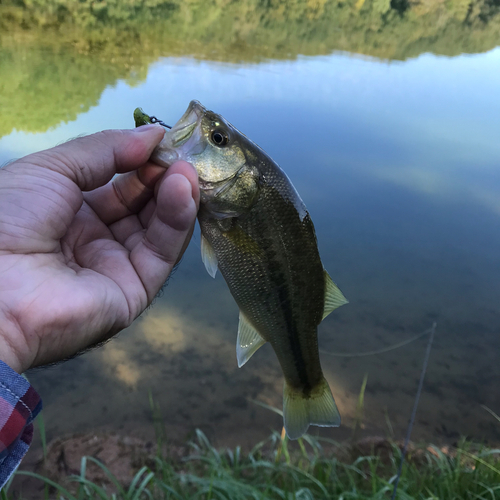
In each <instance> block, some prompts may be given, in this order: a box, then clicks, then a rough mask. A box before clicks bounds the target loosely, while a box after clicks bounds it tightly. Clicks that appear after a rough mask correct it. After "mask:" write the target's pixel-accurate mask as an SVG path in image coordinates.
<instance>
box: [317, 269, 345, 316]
mask: <svg viewBox="0 0 500 500" xmlns="http://www.w3.org/2000/svg"><path fill="white" fill-rule="evenodd" d="M323 272H324V273H325V308H324V310H323V318H322V319H325V318H326V317H327V316H328V315H329V314H330V313H331V312H332V311H333V310H334V309H337V307H340V306H343V305H344V304H347V303H348V302H349V301H348V300H347V299H346V298H345V297H344V294H343V293H342V292H341V291H340V290H339V288H338V287H337V285H336V284H335V283H334V282H333V281H332V278H330V275H329V274H328V273H327V272H326V271H323Z"/></svg>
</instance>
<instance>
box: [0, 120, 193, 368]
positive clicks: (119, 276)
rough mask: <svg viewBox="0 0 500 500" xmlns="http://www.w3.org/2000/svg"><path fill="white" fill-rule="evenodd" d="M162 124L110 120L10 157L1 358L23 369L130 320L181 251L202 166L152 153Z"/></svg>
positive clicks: (1, 183) (1, 239)
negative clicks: (165, 162)
mask: <svg viewBox="0 0 500 500" xmlns="http://www.w3.org/2000/svg"><path fill="white" fill-rule="evenodd" d="M163 135H164V129H163V128H162V127H160V126H156V125H149V126H144V127H139V128H137V129H135V130H122V131H118V130H115V131H112V130H108V131H105V132H99V133H97V134H93V135H90V136H87V137H83V138H79V139H75V140H72V141H70V142H67V143H65V144H62V145H60V146H57V147H55V148H52V149H48V150H46V151H41V152H39V153H35V154H32V155H29V156H26V157H25V158H21V159H20V160H17V161H15V162H14V163H11V164H9V165H7V166H6V167H4V168H3V169H0V359H1V360H2V361H4V362H5V363H7V364H8V365H10V366H11V367H12V368H13V369H14V370H16V371H17V372H19V373H22V372H23V371H25V370H27V369H28V368H30V367H33V366H38V365H42V364H46V363H50V362H54V361H58V360H61V359H64V358H67V357H69V356H72V355H74V354H75V353H77V352H78V351H80V350H82V349H84V348H86V347H88V346H91V345H93V344H96V343H99V342H101V341H104V340H106V339H108V338H109V337H111V336H112V335H114V334H115V333H117V332H118V331H120V330H122V329H123V328H125V327H127V326H128V325H130V324H131V323H132V321H133V320H134V319H135V318H137V317H138V316H139V315H140V314H141V312H142V311H144V309H145V308H146V307H147V306H148V305H149V304H150V303H151V301H152V300H153V298H154V297H155V295H156V294H157V293H158V291H159V290H160V288H161V286H162V285H163V284H164V283H165V281H166V279H167V277H168V276H169V274H170V272H171V271H172V268H173V266H174V265H175V264H176V262H178V260H179V259H180V256H181V255H182V253H183V251H184V249H185V248H186V247H187V244H188V242H189V239H190V237H191V234H192V231H193V227H194V222H195V218H196V213H197V211H198V206H199V189H198V178H197V174H196V171H195V170H194V168H193V167H192V166H191V165H190V164H188V163H186V162H177V163H174V164H173V165H172V166H171V167H170V168H169V169H168V171H166V172H165V169H164V168H162V167H158V166H156V165H154V164H153V163H151V162H149V161H148V159H149V156H150V155H151V152H152V150H153V149H154V147H155V146H156V145H157V144H158V143H159V142H160V141H161V139H162V137H163ZM117 173H118V174H120V175H117V176H115V177H113V176H114V175H115V174H117Z"/></svg>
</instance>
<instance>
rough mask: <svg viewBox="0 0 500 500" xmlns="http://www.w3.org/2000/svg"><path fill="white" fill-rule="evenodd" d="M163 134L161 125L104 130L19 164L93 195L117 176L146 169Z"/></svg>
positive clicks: (30, 157)
mask: <svg viewBox="0 0 500 500" xmlns="http://www.w3.org/2000/svg"><path fill="white" fill-rule="evenodd" d="M164 134H165V129H164V128H163V127H161V126H159V125H146V126H143V127H139V128H136V129H133V130H105V131H103V132H98V133H97V134H92V135H88V136H86V137H80V138H78V139H74V140H72V141H69V142H66V143H65V144H61V145H60V146H56V147H55V148H52V149H47V150H45V151H41V152H39V153H34V154H32V155H30V156H27V157H25V158H23V159H22V160H21V161H20V162H21V163H22V164H31V165H37V166H40V167H42V168H46V169H49V170H52V171H55V172H59V173H61V174H63V175H64V176H65V177H67V178H69V179H71V180H72V181H73V182H75V183H76V184H77V185H78V187H79V188H80V189H81V190H82V191H90V190H92V189H96V188H98V187H100V186H103V185H104V184H106V183H107V182H108V181H109V180H110V179H111V178H112V177H113V175H115V174H116V173H123V172H129V171H131V170H134V169H137V168H138V167H140V166H142V165H144V164H145V163H146V162H147V161H148V159H149V157H150V156H151V153H152V152H153V149H154V148H155V146H157V145H158V144H159V143H160V141H161V139H162V138H163V136H164Z"/></svg>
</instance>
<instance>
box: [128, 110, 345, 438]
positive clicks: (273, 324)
mask: <svg viewBox="0 0 500 500" xmlns="http://www.w3.org/2000/svg"><path fill="white" fill-rule="evenodd" d="M134 117H135V120H136V125H137V126H139V125H142V124H145V123H156V122H159V120H157V119H156V118H155V117H149V116H148V115H146V114H145V113H144V112H143V111H142V110H141V109H140V108H138V109H136V110H135V112H134ZM161 123H162V124H163V122H161ZM151 160H152V161H154V162H155V163H157V164H159V165H162V166H164V167H167V168H168V167H169V166H170V165H172V164H173V163H174V162H175V161H177V160H185V161H187V162H189V163H191V164H192V165H193V166H194V167H195V169H196V170H197V172H198V178H199V187H200V210H199V212H198V221H199V224H200V227H201V254H202V260H203V263H204V264H205V267H206V270H207V271H208V273H209V274H210V276H212V277H215V276H216V273H217V270H220V272H221V273H222V276H223V277H224V279H225V281H226V283H227V285H228V287H229V290H230V292H231V294H232V296H233V297H234V299H235V301H236V303H237V305H238V307H239V325H238V338H237V342H236V357H237V361H238V366H239V367H241V366H243V365H244V364H245V363H246V362H247V361H248V360H249V359H250V358H251V357H252V355H253V354H254V353H255V352H256V351H257V350H258V349H259V348H260V347H261V346H262V345H264V344H265V343H266V342H269V343H270V344H271V346H272V348H273V350H274V352H275V354H276V356H277V358H278V361H279V364H280V366H281V369H282V371H283V375H284V379H285V382H284V388H283V420H284V427H285V430H286V434H287V436H288V437H289V438H290V439H298V438H299V437H301V436H302V435H304V434H305V433H306V431H307V429H308V428H309V426H310V425H316V426H321V427H336V426H339V425H340V414H339V411H338V408H337V405H336V403H335V400H334V398H333V395H332V392H331V390H330V387H329V385H328V382H327V381H326V379H325V377H324V375H323V371H322V368H321V363H320V358H319V350H318V333H317V329H318V325H319V323H320V322H321V321H322V320H323V319H324V318H325V317H326V316H327V315H328V314H330V313H331V312H332V311H333V310H334V309H336V308H337V307H339V306H341V305H343V304H346V303H347V302H348V301H347V299H346V298H345V297H344V295H343V294H342V292H341V291H340V289H339V288H338V287H337V285H336V284H335V283H334V282H333V281H332V279H331V278H330V276H329V275H328V273H327V272H326V271H325V269H324V267H323V264H322V262H321V258H320V255H319V251H318V244H317V239H316V233H315V230H314V225H313V222H312V220H311V217H310V215H309V212H308V211H307V210H306V207H305V205H304V203H303V201H302V200H301V198H300V196H299V194H298V193H297V190H296V189H295V188H294V186H293V185H292V183H291V181H290V180H289V178H288V177H287V175H286V174H285V172H284V171H283V170H282V169H281V168H280V167H279V166H278V165H277V163H276V162H274V161H273V160H272V159H271V157H270V156H269V155H268V154H267V153H265V152H264V151H263V150H262V149H261V148H260V147H259V146H257V145H256V144H255V143H254V142H252V141H251V140H250V139H249V138H248V137H246V136H245V135H244V134H243V133H241V132H240V131H239V130H237V129H236V128H235V127H234V126H233V125H231V124H230V123H229V122H228V121H227V120H225V119H224V118H223V117H222V116H221V115H219V114H216V113H214V112H213V111H209V110H207V109H206V108H205V107H204V106H202V105H201V104H200V103H199V102H198V101H191V103H190V104H189V106H188V108H187V110H186V112H185V113H184V115H183V116H182V117H181V118H180V120H179V121H178V122H177V123H176V124H175V125H174V126H173V127H172V128H171V130H169V131H167V132H166V134H165V136H164V138H163V140H162V141H161V143H160V144H159V145H158V146H157V148H156V149H155V150H154V152H153V154H152V156H151Z"/></svg>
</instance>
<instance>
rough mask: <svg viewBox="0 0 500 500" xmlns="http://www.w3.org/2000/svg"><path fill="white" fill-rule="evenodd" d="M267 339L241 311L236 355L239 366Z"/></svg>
mask: <svg viewBox="0 0 500 500" xmlns="http://www.w3.org/2000/svg"><path fill="white" fill-rule="evenodd" d="M265 343H266V341H265V340H264V339H263V338H262V337H261V336H260V334H259V332H258V331H257V330H256V329H255V328H254V327H253V326H252V325H251V324H250V323H249V322H248V320H247V319H246V318H245V316H244V315H243V313H242V312H241V311H240V323H239V325H238V340H237V341H236V357H237V359H238V367H239V368H241V367H242V366H243V365H244V364H245V363H246V362H247V361H248V360H249V359H250V358H251V357H252V355H253V353H254V352H255V351H256V350H257V349H258V348H259V347H261V346H263V345H264V344H265Z"/></svg>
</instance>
